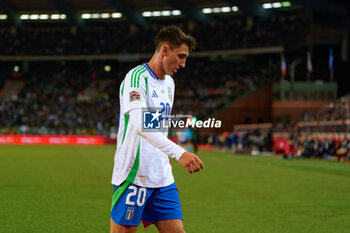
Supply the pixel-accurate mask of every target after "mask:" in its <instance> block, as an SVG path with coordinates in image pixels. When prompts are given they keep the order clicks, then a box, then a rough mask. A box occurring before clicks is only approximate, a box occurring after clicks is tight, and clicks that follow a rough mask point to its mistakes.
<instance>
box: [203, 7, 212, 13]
mask: <svg viewBox="0 0 350 233" xmlns="http://www.w3.org/2000/svg"><path fill="white" fill-rule="evenodd" d="M202 12H203V13H204V14H211V13H213V10H212V9H211V8H203V10H202Z"/></svg>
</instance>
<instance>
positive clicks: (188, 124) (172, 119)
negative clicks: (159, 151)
mask: <svg viewBox="0 0 350 233" xmlns="http://www.w3.org/2000/svg"><path fill="white" fill-rule="evenodd" d="M142 119H143V121H142V124H143V125H142V130H143V131H167V130H168V129H169V128H177V129H186V128H208V129H210V128H221V125H222V122H221V120H216V119H215V118H207V119H206V120H198V119H197V118H196V117H195V116H192V115H189V114H174V115H170V114H167V111H165V110H164V109H163V110H162V109H151V110H150V109H143V110H142Z"/></svg>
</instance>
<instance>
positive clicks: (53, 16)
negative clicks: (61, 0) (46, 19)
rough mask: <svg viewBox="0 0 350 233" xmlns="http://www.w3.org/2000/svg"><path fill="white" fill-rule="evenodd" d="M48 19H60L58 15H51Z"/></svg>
mask: <svg viewBox="0 0 350 233" xmlns="http://www.w3.org/2000/svg"><path fill="white" fill-rule="evenodd" d="M50 19H53V20H56V19H60V15H59V14H52V15H50Z"/></svg>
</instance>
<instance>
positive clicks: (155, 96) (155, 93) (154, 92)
mask: <svg viewBox="0 0 350 233" xmlns="http://www.w3.org/2000/svg"><path fill="white" fill-rule="evenodd" d="M152 97H153V98H158V94H157V92H156V91H155V90H153V93H152Z"/></svg>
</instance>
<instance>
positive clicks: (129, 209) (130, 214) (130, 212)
mask: <svg viewBox="0 0 350 233" xmlns="http://www.w3.org/2000/svg"><path fill="white" fill-rule="evenodd" d="M133 214H134V207H128V210H127V211H126V215H125V218H126V220H130V219H131V218H132V215H133Z"/></svg>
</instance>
